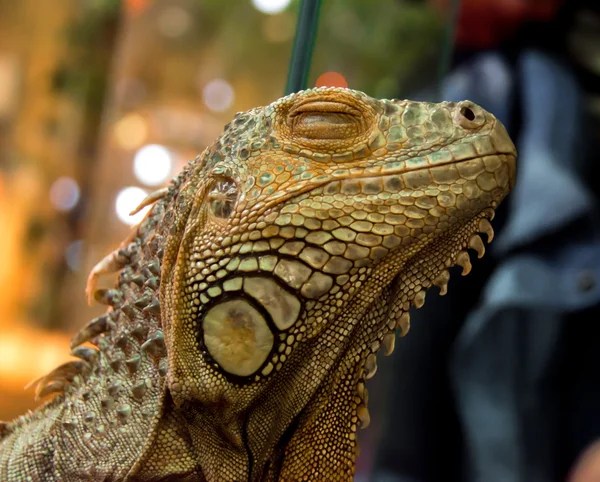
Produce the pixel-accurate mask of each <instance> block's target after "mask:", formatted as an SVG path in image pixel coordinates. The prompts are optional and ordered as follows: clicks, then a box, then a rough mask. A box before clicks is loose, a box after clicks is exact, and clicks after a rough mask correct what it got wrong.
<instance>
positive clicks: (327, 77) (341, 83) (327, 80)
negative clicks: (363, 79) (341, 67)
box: [315, 72, 348, 88]
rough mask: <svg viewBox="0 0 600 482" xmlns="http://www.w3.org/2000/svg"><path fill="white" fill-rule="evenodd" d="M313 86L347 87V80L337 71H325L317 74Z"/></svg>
mask: <svg viewBox="0 0 600 482" xmlns="http://www.w3.org/2000/svg"><path fill="white" fill-rule="evenodd" d="M315 87H344V88H348V81H346V78H345V77H344V76H343V75H342V74H340V73H339V72H325V73H324V74H321V75H319V77H318V78H317V81H316V82H315Z"/></svg>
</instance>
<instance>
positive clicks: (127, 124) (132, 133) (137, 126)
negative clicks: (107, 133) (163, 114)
mask: <svg viewBox="0 0 600 482" xmlns="http://www.w3.org/2000/svg"><path fill="white" fill-rule="evenodd" d="M114 133H115V139H116V141H117V144H119V146H120V147H121V148H122V149H127V150H132V149H137V148H138V147H140V146H141V145H142V144H143V143H144V142H145V141H146V138H147V137H148V123H147V122H146V119H145V118H144V117H143V116H142V115H140V114H127V115H126V116H123V117H122V118H121V119H120V120H119V121H118V122H117V123H116V124H115V127H114Z"/></svg>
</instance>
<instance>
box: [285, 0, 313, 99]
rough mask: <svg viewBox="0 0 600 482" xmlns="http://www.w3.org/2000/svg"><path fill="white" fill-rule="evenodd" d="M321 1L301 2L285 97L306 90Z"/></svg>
mask: <svg viewBox="0 0 600 482" xmlns="http://www.w3.org/2000/svg"><path fill="white" fill-rule="evenodd" d="M320 9H321V0H301V2H300V12H299V13H298V24H297V26H296V35H295V37H294V47H293V49H292V58H291V60H290V70H289V73H288V79H287V84H286V86H285V95H288V94H291V93H293V92H298V91H299V90H303V89H306V87H307V85H306V82H307V80H308V73H309V71H310V62H311V59H312V54H313V50H314V46H315V38H316V37H317V26H318V24H319V10H320Z"/></svg>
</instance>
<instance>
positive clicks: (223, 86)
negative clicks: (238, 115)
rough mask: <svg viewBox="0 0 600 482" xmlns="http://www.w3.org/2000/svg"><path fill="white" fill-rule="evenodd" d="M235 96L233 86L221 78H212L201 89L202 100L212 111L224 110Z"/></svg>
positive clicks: (229, 105)
mask: <svg viewBox="0 0 600 482" xmlns="http://www.w3.org/2000/svg"><path fill="white" fill-rule="evenodd" d="M234 98H235V93H234V91H233V87H231V85H230V84H229V82H227V81H226V80H223V79H213V80H211V81H210V82H208V83H207V84H206V85H205V86H204V88H203V89H202V100H204V103H205V104H206V107H208V108H209V109H210V110H212V111H213V112H224V111H226V110H227V109H229V107H231V104H233V100H234Z"/></svg>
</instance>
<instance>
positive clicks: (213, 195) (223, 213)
mask: <svg viewBox="0 0 600 482" xmlns="http://www.w3.org/2000/svg"><path fill="white" fill-rule="evenodd" d="M238 197H239V191H238V187H237V184H236V183H235V181H233V180H231V179H220V180H218V181H217V182H216V184H215V185H214V187H213V188H212V190H211V191H210V192H209V193H208V205H209V208H210V211H211V212H212V213H213V214H214V215H215V216H216V217H218V218H228V217H229V216H230V215H231V213H232V212H233V209H234V208H235V203H236V202H237V200H238Z"/></svg>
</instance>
